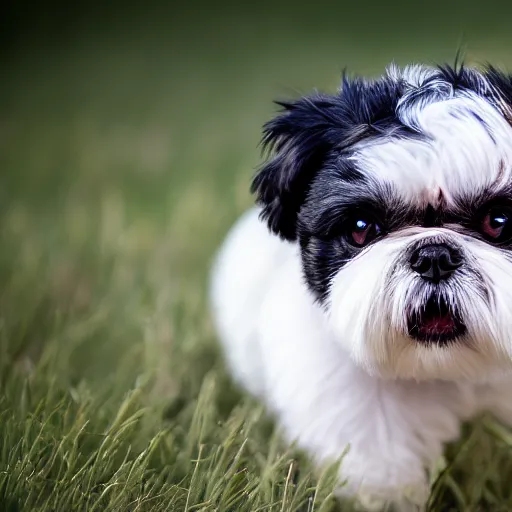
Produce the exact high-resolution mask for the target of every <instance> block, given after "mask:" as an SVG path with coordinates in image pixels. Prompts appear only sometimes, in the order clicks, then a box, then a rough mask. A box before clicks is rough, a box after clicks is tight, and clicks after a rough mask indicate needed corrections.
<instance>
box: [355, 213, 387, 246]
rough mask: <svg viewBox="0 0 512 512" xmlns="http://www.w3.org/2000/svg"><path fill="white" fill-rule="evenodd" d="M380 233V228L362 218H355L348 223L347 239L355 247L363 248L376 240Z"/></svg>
mask: <svg viewBox="0 0 512 512" xmlns="http://www.w3.org/2000/svg"><path fill="white" fill-rule="evenodd" d="M380 233H381V229H380V226H379V225H378V224H377V223H375V222H372V221H371V220H370V219H367V218H364V217H362V216H361V217H355V218H353V219H352V220H351V221H350V222H349V236H348V239H349V241H350V242H351V243H352V245H355V246H357V247H363V246H364V245H366V244H369V243H370V242H371V241H372V240H374V239H375V238H377V237H378V236H379V235H380Z"/></svg>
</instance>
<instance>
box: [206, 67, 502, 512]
mask: <svg viewBox="0 0 512 512" xmlns="http://www.w3.org/2000/svg"><path fill="white" fill-rule="evenodd" d="M280 105H281V107H282V112H281V113H280V114H279V115H277V117H275V118H274V119H273V120H271V121H270V122H269V123H268V124H267V125H266V126H265V128H264V137H263V143H264V145H265V146H266V147H267V148H268V149H269V150H270V151H271V153H272V156H271V158H270V159H269V160H268V161H267V163H266V164H265V165H263V167H262V168H261V169H260V170H259V172H258V173H257V174H256V176H255V178H254V182H253V191H254V192H255V193H256V195H257V201H258V204H259V207H258V208H257V209H254V210H251V211H249V212H248V213H247V214H246V215H245V216H244V217H243V218H242V219H241V220H240V221H239V222H238V223H237V225H236V226H235V227H234V228H233V230H232V231H231V233H230V234H229V236H228V238H227V240H226V242H225V244H224V246H223V248H222V249H221V251H220V254H219V256H218V259H217V261H216V264H215V267H214V269H213V276H212V293H211V294H212V305H213V311H214V318H215V323H216V326H217V329H218V333H219V337H220V339H221V340H222V343H223V346H224V349H225V354H226V358H227V361H228V363H229V366H230V369H231V371H232V373H233V374H234V377H235V378H236V379H237V380H238V382H239V383H240V384H241V385H242V386H244V387H245V388H246V389H247V390H249V391H250V392H252V393H253V394H255V395H257V396H259V397H261V399H262V400H263V401H264V402H265V403H266V404H267V405H268V407H269V408H270V409H271V410H272V411H273V412H274V413H275V415H276V416H277V418H278V421H279V424H280V425H281V427H282V428H283V431H284V432H285V434H286V436H287V438H288V439H289V440H290V441H292V440H296V441H297V442H298V444H299V446H301V447H302V448H304V449H305V450H307V451H308V452H309V453H310V454H311V455H312V457H313V458H314V459H315V460H316V461H317V462H318V463H322V462H326V461H330V460H334V459H337V458H339V457H340V456H341V455H342V454H343V452H344V451H345V450H346V448H347V446H348V447H349V451H348V454H347V455H346V456H345V458H344V459H343V462H342V465H341V475H340V482H341V481H342V480H345V479H347V483H346V485H344V486H341V488H340V489H341V490H340V492H341V493H344V494H346V495H351V496H356V497H357V498H358V499H359V501H360V503H361V504H362V505H363V507H365V508H367V509H381V508H382V507H384V506H386V505H388V504H392V505H394V506H395V507H396V508H398V509H401V510H408V509H414V508H416V507H420V508H421V507H422V505H423V504H424V503H425V501H426V499H427V496H428V491H429V490H428V472H429V469H432V468H433V466H434V465H435V464H436V462H437V461H438V458H439V457H440V456H441V455H442V450H443V444H444V443H446V442H447V441H451V440H454V439H456V438H457V436H458V432H459V426H460V423H461V421H463V420H466V419H469V418H471V417H473V416H474V415H476V414H478V413H480V412H481V411H490V412H491V413H493V414H495V415H496V416H497V417H498V418H499V419H500V420H502V421H504V422H507V423H512V77H511V76H508V75H506V74H503V73H501V72H499V71H497V70H496V69H494V68H487V69H484V70H476V69H472V68H466V67H464V66H455V67H450V66H443V67H438V68H436V67H427V66H410V67H406V68H405V69H399V68H397V67H396V66H391V67H389V68H388V70H387V71H386V73H385V75H384V76H382V77H381V78H379V79H376V80H366V79H362V78H355V79H348V78H345V79H344V80H343V84H342V87H341V89H340V91H339V92H338V93H337V94H334V95H328V94H320V93H314V94H312V95H310V96H306V97H303V98H301V99H298V100H295V101H289V102H283V103H280Z"/></svg>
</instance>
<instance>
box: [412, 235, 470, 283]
mask: <svg viewBox="0 0 512 512" xmlns="http://www.w3.org/2000/svg"><path fill="white" fill-rule="evenodd" d="M410 262H411V268H412V269H413V270H414V271H415V272H417V273H418V274H419V275H420V276H421V277H422V278H423V279H426V280H427V281H432V282H433V283H439V281H441V280H442V279H448V277H450V275H451V274H453V272H454V271H455V270H457V269H458V268H459V267H460V266H461V265H462V256H461V254H460V252H459V251H458V250H456V249H454V248H451V247H447V246H446V245H443V244H430V245H425V246H423V247H420V248H418V249H416V250H415V251H414V253H413V254H412V256H411V260H410Z"/></svg>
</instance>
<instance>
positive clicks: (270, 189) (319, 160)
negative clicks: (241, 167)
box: [251, 94, 339, 240]
mask: <svg viewBox="0 0 512 512" xmlns="http://www.w3.org/2000/svg"><path fill="white" fill-rule="evenodd" d="M336 100H337V98H336V97H335V96H327V95H320V94H316V95H314V96H309V97H305V98H301V99H299V100H296V101H291V102H278V105H280V106H281V107H282V109H283V110H282V111H281V113H280V114H279V115H278V116H277V117H275V118H274V119H273V120H271V121H270V122H268V123H267V124H266V125H265V126H264V131H263V140H262V143H263V146H264V148H266V149H268V150H269V151H271V152H272V153H273V157H272V158H271V159H270V160H269V161H267V163H266V164H265V165H263V167H262V168H261V169H260V170H259V171H258V172H257V174H256V176H255V177H254V180H253V182H252V187H251V191H252V192H253V193H255V194H256V195H257V202H258V204H260V205H261V207H262V212H261V218H262V219H264V220H266V221H267V223H268V226H269V228H270V229H271V231H273V232H274V233H276V234H278V235H279V236H280V237H281V238H284V239H286V240H295V238H296V224H297V215H298V213H299V209H300V207H301V205H302V203H303V202H304V200H305V198H306V194H307V192H308V189H309V186H310V184H311V180H312V179H313V178H314V176H315V174H316V173H317V172H318V170H319V169H320V168H321V167H322V165H323V163H324V161H325V158H326V156H327V154H328V152H329V150H330V149H331V147H332V144H333V140H335V137H334V136H333V131H334V130H335V128H336V126H337V125H338V122H337V121H339V119H338V120H337V119H336V112H335V111H336V106H337V101H336ZM338 106H339V103H338ZM338 126H339V125H338Z"/></svg>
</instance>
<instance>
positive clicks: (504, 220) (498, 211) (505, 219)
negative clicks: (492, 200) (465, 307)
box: [481, 207, 512, 242]
mask: <svg viewBox="0 0 512 512" xmlns="http://www.w3.org/2000/svg"><path fill="white" fill-rule="evenodd" d="M511 217H512V212H511V210H510V209H508V208H499V207H495V208H491V209H490V210H489V211H488V212H487V214H486V215H485V216H484V218H483V220H482V224H481V231H482V233H483V234H484V235H485V236H486V237H487V238H489V239H491V240H492V241H494V242H503V241H505V240H507V239H509V238H510V237H511V236H512V230H511V228H512V226H511V225H510V222H509V221H510V219H511Z"/></svg>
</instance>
